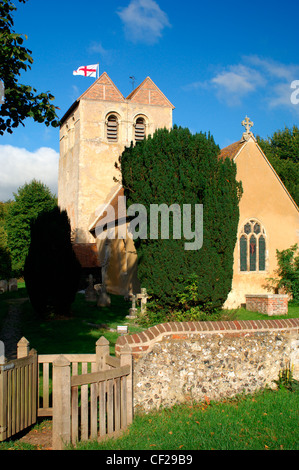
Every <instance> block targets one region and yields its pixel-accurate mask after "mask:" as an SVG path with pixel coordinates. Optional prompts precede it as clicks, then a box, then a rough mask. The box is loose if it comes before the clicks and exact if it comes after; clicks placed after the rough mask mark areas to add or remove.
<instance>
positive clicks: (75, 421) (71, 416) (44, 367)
mask: <svg viewBox="0 0 299 470" xmlns="http://www.w3.org/2000/svg"><path fill="white" fill-rule="evenodd" d="M123 349H124V350H123V352H122V354H121V356H120V357H119V358H116V357H113V356H110V354H109V341H108V340H106V338H104V337H101V338H100V339H99V340H98V341H97V342H96V351H95V354H64V355H60V354H41V355H37V354H36V351H29V342H28V341H27V340H26V339H25V338H22V340H21V341H20V342H19V343H18V357H22V358H23V359H18V361H20V367H27V369H26V371H27V372H25V375H24V380H23V379H22V380H23V381H20V383H22V392H20V391H19V392H17V387H19V386H18V385H15V384H16V383H17V384H18V383H19V381H17V382H15V381H12V382H11V381H9V379H8V377H10V376H11V375H12V374H11V372H10V369H9V364H10V363H7V364H5V367H6V369H7V370H5V371H4V370H1V367H0V426H1V427H0V441H1V436H2V440H3V439H6V438H8V437H10V436H12V435H13V434H14V433H16V432H19V431H20V430H21V426H20V425H15V424H13V423H14V419H12V417H13V416H15V415H16V414H17V412H15V411H14V409H15V408H14V407H13V406H12V405H10V404H11V403H14V402H16V403H18V400H21V398H20V396H22V395H24V397H26V400H27V401H28V399H29V398H28V397H30V400H31V401H30V403H28V404H26V405H25V404H24V405H22V404H20V405H18V406H19V408H20V409H21V410H27V411H24V412H23V411H22V413H21V415H22V416H23V415H24V413H25V416H26V419H25V424H24V427H23V428H22V429H24V428H25V427H27V426H30V425H31V424H34V423H35V422H36V419H37V416H43V417H52V421H53V442H52V447H53V449H57V450H58V449H62V448H63V447H64V446H65V445H67V444H70V443H72V444H74V445H76V443H77V442H79V441H83V440H88V439H102V438H103V437H106V436H112V435H115V434H118V433H119V432H120V431H122V430H124V429H126V427H127V426H128V425H129V424H130V423H131V422H132V419H133V395H132V394H133V389H132V354H131V349H130V348H123ZM13 362H14V364H16V363H17V361H13ZM31 364H33V366H32V369H29V366H30V365H31ZM13 370H15V371H17V369H16V368H15V367H14V369H13ZM3 372H5V375H4V374H3ZM1 374H2V375H1ZM14 374H16V372H14ZM20 374H21V375H20V377H23V375H22V374H23V372H20ZM13 377H14V375H13ZM29 377H30V380H29ZM34 378H35V382H34ZM14 380H15V379H14ZM17 380H18V379H17ZM20 380H21V379H20ZM31 380H32V382H31ZM1 386H2V388H1ZM18 390H19V389H18ZM33 391H35V394H34V393H33ZM16 397H18V398H16ZM24 399H25V398H24ZM20 403H22V401H21V402H20ZM26 403H27V402H26ZM8 404H9V406H8ZM19 408H18V409H19ZM5 417H6V420H7V423H10V424H8V426H6V427H7V429H8V430H9V432H6V433H5V434H4V431H3V429H4V427H5V426H4V425H2V424H1V423H2V422H3V420H4V418H5ZM1 420H2V421H1ZM1 431H2V434H1Z"/></svg>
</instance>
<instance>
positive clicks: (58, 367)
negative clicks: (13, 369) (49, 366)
mask: <svg viewBox="0 0 299 470" xmlns="http://www.w3.org/2000/svg"><path fill="white" fill-rule="evenodd" d="M70 364H71V363H70V361H68V360H67V359H66V358H65V357H64V356H62V355H60V356H59V357H58V358H57V359H56V360H55V361H54V362H53V434H52V436H53V438H52V439H53V440H52V446H53V449H54V450H62V449H63V447H64V445H67V444H69V443H70V441H71V367H70Z"/></svg>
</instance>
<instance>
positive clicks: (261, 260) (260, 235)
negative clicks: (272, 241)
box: [239, 219, 266, 272]
mask: <svg viewBox="0 0 299 470" xmlns="http://www.w3.org/2000/svg"><path fill="white" fill-rule="evenodd" d="M239 250H240V271H242V272H250V271H251V272H260V271H266V234H265V230H264V228H263V227H262V225H261V224H260V222H258V221H256V220H254V219H251V220H250V221H249V222H247V223H246V224H245V225H244V226H243V228H242V230H241V233H240V236H239Z"/></svg>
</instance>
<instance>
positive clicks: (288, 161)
mask: <svg viewBox="0 0 299 470" xmlns="http://www.w3.org/2000/svg"><path fill="white" fill-rule="evenodd" d="M257 141H258V144H259V145H260V147H261V149H262V150H263V152H264V153H265V155H266V157H267V158H268V160H269V161H270V163H271V164H272V166H273V167H274V169H275V171H276V172H277V174H278V175H279V177H280V178H281V180H282V182H283V183H284V185H285V187H286V188H287V190H288V191H289V193H290V194H291V196H292V197H293V199H294V201H295V202H296V204H297V205H298V206H299V129H298V127H297V126H293V128H292V129H289V128H287V127H286V128H285V129H284V130H278V131H276V132H274V134H273V136H272V137H269V138H268V139H262V138H261V137H257Z"/></svg>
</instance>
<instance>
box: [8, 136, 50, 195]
mask: <svg viewBox="0 0 299 470" xmlns="http://www.w3.org/2000/svg"><path fill="white" fill-rule="evenodd" d="M58 162H59V154H58V153H57V152H56V151H55V150H53V149H51V148H49V147H41V148H39V149H38V150H36V151H35V152H29V151H28V150H26V149H25V148H20V147H13V146H12V145H0V200H1V201H6V200H8V199H13V193H16V192H17V190H18V188H19V187H20V186H23V185H24V184H25V183H30V181H32V180H33V179H36V180H38V181H41V182H42V183H44V184H46V185H47V186H48V187H49V188H50V189H51V191H52V192H53V193H54V194H57V185H58Z"/></svg>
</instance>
